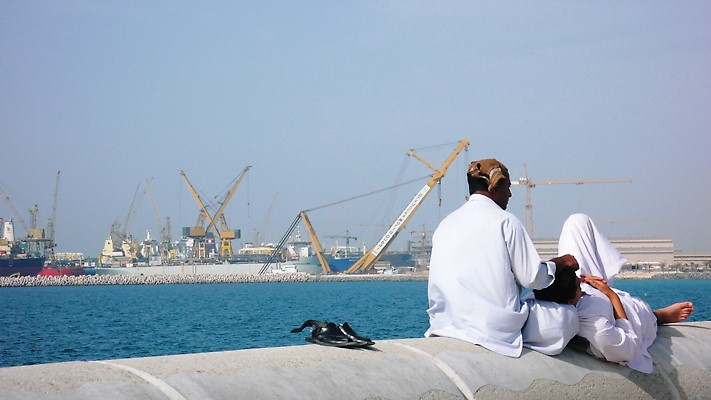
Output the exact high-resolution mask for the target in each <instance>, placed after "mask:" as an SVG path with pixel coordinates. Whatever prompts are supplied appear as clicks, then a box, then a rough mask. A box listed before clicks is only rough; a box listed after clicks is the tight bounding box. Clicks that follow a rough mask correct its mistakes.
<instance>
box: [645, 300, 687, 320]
mask: <svg viewBox="0 0 711 400" xmlns="http://www.w3.org/2000/svg"><path fill="white" fill-rule="evenodd" d="M692 311H694V305H693V304H691V302H690V301H684V302H681V303H674V304H672V305H670V306H666V307H664V308H660V309H659V310H655V311H654V315H656V316H657V323H658V324H660V325H661V324H670V323H673V322H681V321H683V320H685V319H686V317H688V316H689V314H691V312H692Z"/></svg>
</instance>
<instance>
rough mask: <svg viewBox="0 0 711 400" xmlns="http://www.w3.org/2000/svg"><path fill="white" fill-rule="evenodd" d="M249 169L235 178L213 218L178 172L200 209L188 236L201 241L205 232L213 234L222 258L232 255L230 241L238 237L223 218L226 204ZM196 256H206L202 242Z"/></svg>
mask: <svg viewBox="0 0 711 400" xmlns="http://www.w3.org/2000/svg"><path fill="white" fill-rule="evenodd" d="M250 168H251V165H248V166H247V167H245V169H244V170H243V171H242V173H241V174H240V175H239V177H238V178H237V180H236V182H235V184H234V185H233V186H232V187H231V188H230V190H229V191H228V192H227V195H226V196H225V199H224V200H223V201H222V204H221V205H220V208H219V209H218V210H217V212H216V213H215V215H214V216H211V215H210V212H209V211H208V210H207V208H206V207H205V203H204V202H203V201H202V198H201V197H200V195H199V194H198V193H197V191H196V190H195V187H193V185H192V184H191V183H190V180H189V179H188V177H187V176H186V175H185V172H184V171H183V170H180V171H178V172H179V173H180V176H182V177H183V179H184V180H185V183H186V184H187V186H188V189H189V190H190V193H191V194H192V196H193V199H195V202H196V203H197V204H198V206H199V207H200V215H199V216H198V220H197V222H196V223H195V227H194V228H189V229H188V230H189V235H188V236H191V237H196V238H198V239H202V238H204V237H205V234H206V233H207V232H213V234H215V236H217V237H219V238H220V241H221V245H220V246H221V247H220V254H221V255H222V256H223V257H229V256H232V255H233V254H234V253H233V252H232V242H231V241H232V239H236V238H238V237H239V235H238V231H233V230H230V229H229V226H228V225H227V220H226V219H225V216H224V211H225V208H226V207H227V204H228V203H229V202H230V200H231V199H232V196H233V195H234V193H235V192H236V191H237V188H238V187H239V185H240V184H241V183H242V180H243V179H244V177H245V175H246V174H247V171H249V169H250ZM205 221H207V222H208V225H207V227H206V228H203V225H204V224H205ZM215 221H219V224H220V229H218V228H217V225H216V224H215ZM197 256H198V258H204V257H205V256H206V254H205V242H204V240H199V241H198V252H197Z"/></svg>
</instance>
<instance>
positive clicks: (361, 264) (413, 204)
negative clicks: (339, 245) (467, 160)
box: [346, 139, 469, 274]
mask: <svg viewBox="0 0 711 400" xmlns="http://www.w3.org/2000/svg"><path fill="white" fill-rule="evenodd" d="M467 146H469V141H468V140H466V139H462V140H460V141H459V145H457V148H456V149H454V151H453V152H452V154H450V155H449V157H448V158H447V159H446V160H445V161H444V163H443V164H442V166H441V167H439V169H435V168H434V167H432V165H430V164H429V163H427V162H426V161H424V160H423V159H422V158H421V157H419V156H417V155H416V154H415V153H414V151H413V150H412V149H410V150H409V151H408V155H412V156H414V157H415V158H417V159H418V160H420V161H422V162H423V163H424V164H425V165H427V166H428V167H429V168H431V169H432V170H434V174H432V177H431V178H430V180H429V181H428V182H427V184H425V186H424V187H423V188H422V189H420V191H419V192H417V194H416V195H415V197H413V198H412V200H411V201H410V203H409V204H408V205H407V207H405V209H404V210H403V211H402V213H401V214H400V216H399V217H398V218H397V219H396V220H395V222H394V223H393V224H392V225H391V226H390V228H389V229H388V230H387V232H385V235H384V236H383V237H382V239H380V241H379V242H378V243H377V244H376V245H375V246H373V248H371V249H370V250H369V251H368V252H367V253H365V254H364V255H363V257H361V258H360V259H359V260H358V261H356V262H355V263H354V264H353V265H352V266H351V267H350V268H349V269H348V270H347V271H346V273H349V274H350V273H354V272H357V271H359V270H360V271H366V270H368V269H369V268H370V267H371V266H373V264H375V262H376V261H378V259H380V257H381V256H382V254H383V252H384V251H385V250H386V249H387V247H388V246H389V245H390V243H391V242H392V241H393V240H394V239H395V237H396V236H397V234H398V233H400V231H401V230H402V229H403V228H405V225H406V224H407V222H408V221H409V220H410V218H412V215H413V214H414V213H415V211H417V209H418V208H419V207H420V205H421V204H422V201H423V200H424V199H425V198H426V197H427V195H428V194H429V193H430V191H431V190H432V188H433V187H434V185H435V184H437V183H438V182H439V181H440V180H441V179H442V177H444V175H445V174H446V173H447V168H449V166H450V165H451V164H452V162H454V159H455V158H456V157H457V155H458V154H459V153H460V152H461V151H462V150H464V149H465V148H466V147H467Z"/></svg>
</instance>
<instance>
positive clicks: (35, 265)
mask: <svg viewBox="0 0 711 400" xmlns="http://www.w3.org/2000/svg"><path fill="white" fill-rule="evenodd" d="M44 262H45V258H44V257H31V258H0V276H11V275H17V274H19V275H20V276H35V275H37V274H39V273H40V271H42V267H43V266H44Z"/></svg>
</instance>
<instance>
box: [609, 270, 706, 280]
mask: <svg viewBox="0 0 711 400" xmlns="http://www.w3.org/2000/svg"><path fill="white" fill-rule="evenodd" d="M615 278H616V279H628V280H640V279H652V280H663V279H672V280H673V279H691V280H704V279H711V271H649V270H626V271H622V272H620V273H619V274H617V276H616V277H615Z"/></svg>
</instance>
